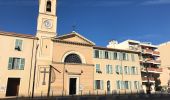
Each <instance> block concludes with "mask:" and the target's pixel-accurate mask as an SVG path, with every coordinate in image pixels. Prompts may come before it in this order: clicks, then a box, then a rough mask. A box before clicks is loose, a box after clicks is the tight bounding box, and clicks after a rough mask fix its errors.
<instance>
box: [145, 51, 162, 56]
mask: <svg viewBox="0 0 170 100" xmlns="http://www.w3.org/2000/svg"><path fill="white" fill-rule="evenodd" d="M142 53H143V54H151V55H153V56H160V52H159V51H153V50H151V49H143V50H142Z"/></svg>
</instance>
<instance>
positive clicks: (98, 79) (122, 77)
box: [93, 46, 143, 94]
mask: <svg viewBox="0 0 170 100" xmlns="http://www.w3.org/2000/svg"><path fill="white" fill-rule="evenodd" d="M138 55H139V52H136V51H131V50H123V49H111V48H106V47H97V46H95V47H94V55H93V61H94V64H95V70H94V87H95V88H94V89H95V91H94V92H95V93H98V94H100V93H102V94H105V93H107V94H109V93H114V94H116V93H123V94H125V93H127V94H128V93H139V92H140V93H141V92H143V91H142V90H143V89H142V81H141V73H140V64H139V56H138Z"/></svg>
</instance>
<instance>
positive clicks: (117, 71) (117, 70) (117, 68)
mask: <svg viewBox="0 0 170 100" xmlns="http://www.w3.org/2000/svg"><path fill="white" fill-rule="evenodd" d="M116 73H119V65H116Z"/></svg>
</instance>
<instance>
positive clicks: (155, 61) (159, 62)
mask: <svg viewBox="0 0 170 100" xmlns="http://www.w3.org/2000/svg"><path fill="white" fill-rule="evenodd" d="M153 63H154V64H161V60H154V62H153Z"/></svg>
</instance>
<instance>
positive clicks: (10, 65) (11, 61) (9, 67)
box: [8, 57, 13, 70]
mask: <svg viewBox="0 0 170 100" xmlns="http://www.w3.org/2000/svg"><path fill="white" fill-rule="evenodd" d="M12 63H13V58H12V57H10V58H9V62H8V69H9V70H10V69H12Z"/></svg>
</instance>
